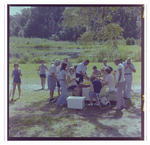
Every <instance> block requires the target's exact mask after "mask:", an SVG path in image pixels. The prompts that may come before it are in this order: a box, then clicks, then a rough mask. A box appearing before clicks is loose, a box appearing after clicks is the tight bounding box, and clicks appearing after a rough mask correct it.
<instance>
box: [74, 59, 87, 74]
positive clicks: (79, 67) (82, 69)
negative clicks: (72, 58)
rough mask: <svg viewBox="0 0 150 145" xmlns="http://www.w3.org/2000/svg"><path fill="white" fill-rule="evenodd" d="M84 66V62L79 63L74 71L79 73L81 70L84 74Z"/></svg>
mask: <svg viewBox="0 0 150 145" xmlns="http://www.w3.org/2000/svg"><path fill="white" fill-rule="evenodd" d="M86 69H87V68H86V66H85V65H84V63H83V62H82V63H79V64H78V66H77V69H76V73H78V74H80V71H82V73H83V74H85V72H86Z"/></svg>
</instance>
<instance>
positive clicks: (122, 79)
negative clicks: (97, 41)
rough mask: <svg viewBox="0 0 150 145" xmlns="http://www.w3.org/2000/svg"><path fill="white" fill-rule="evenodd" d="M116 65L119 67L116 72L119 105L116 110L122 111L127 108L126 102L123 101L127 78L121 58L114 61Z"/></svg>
mask: <svg viewBox="0 0 150 145" xmlns="http://www.w3.org/2000/svg"><path fill="white" fill-rule="evenodd" d="M114 63H115V65H117V70H116V82H117V93H116V97H117V104H116V107H115V108H114V109H121V107H126V106H125V102H124V99H123V95H122V91H123V87H124V83H125V77H124V66H123V65H122V64H121V63H120V59H119V58H115V60H114Z"/></svg>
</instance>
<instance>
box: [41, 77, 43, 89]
mask: <svg viewBox="0 0 150 145" xmlns="http://www.w3.org/2000/svg"><path fill="white" fill-rule="evenodd" d="M41 86H42V88H43V78H41Z"/></svg>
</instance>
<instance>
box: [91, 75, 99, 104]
mask: <svg viewBox="0 0 150 145" xmlns="http://www.w3.org/2000/svg"><path fill="white" fill-rule="evenodd" d="M90 81H91V84H90V91H89V98H90V104H88V105H89V106H93V97H94V98H95V99H96V103H95V104H94V105H97V106H99V101H98V96H97V95H96V94H100V91H101V88H102V84H101V82H100V81H99V80H97V79H96V77H94V76H91V77H90Z"/></svg>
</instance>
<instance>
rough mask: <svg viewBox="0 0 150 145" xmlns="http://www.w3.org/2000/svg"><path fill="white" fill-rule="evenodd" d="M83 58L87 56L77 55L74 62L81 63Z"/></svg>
mask: <svg viewBox="0 0 150 145" xmlns="http://www.w3.org/2000/svg"><path fill="white" fill-rule="evenodd" d="M85 58H86V59H87V57H85V56H80V57H78V59H76V63H81V62H83V61H84V60H85Z"/></svg>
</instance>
